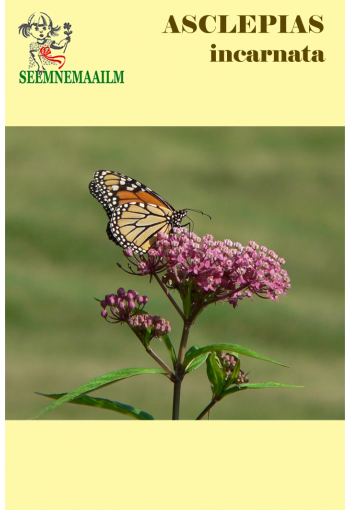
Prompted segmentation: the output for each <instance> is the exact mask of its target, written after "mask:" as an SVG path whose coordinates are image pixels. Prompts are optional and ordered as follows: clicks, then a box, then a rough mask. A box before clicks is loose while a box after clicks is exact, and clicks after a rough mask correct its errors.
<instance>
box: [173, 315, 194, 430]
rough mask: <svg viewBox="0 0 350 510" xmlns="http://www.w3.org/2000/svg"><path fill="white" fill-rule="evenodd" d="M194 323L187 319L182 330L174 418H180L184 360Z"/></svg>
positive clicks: (177, 366)
mask: <svg viewBox="0 0 350 510" xmlns="http://www.w3.org/2000/svg"><path fill="white" fill-rule="evenodd" d="M191 325H192V323H191V322H188V321H187V320H185V321H184V327H183V330H182V337H181V343H180V348H179V355H178V357H177V364H176V369H175V384H174V399H173V420H179V419H180V397H181V384H182V380H183V378H184V375H185V374H184V372H183V368H184V367H183V362H184V359H185V353H186V345H187V340H188V335H189V332H190V327H191Z"/></svg>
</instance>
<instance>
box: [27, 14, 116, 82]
mask: <svg viewBox="0 0 350 510" xmlns="http://www.w3.org/2000/svg"><path fill="white" fill-rule="evenodd" d="M71 28H72V25H71V24H70V23H64V24H63V29H64V32H63V34H62V33H61V29H62V28H61V26H59V25H54V23H53V21H52V19H51V18H50V16H49V15H48V14H46V13H45V12H34V13H33V14H31V15H30V16H29V18H28V21H27V23H23V24H22V25H20V26H19V27H18V31H19V34H20V35H22V36H23V37H25V38H26V39H27V38H30V44H29V53H28V58H29V63H28V69H29V70H28V71H25V70H21V71H20V73H19V83H22V84H23V83H124V71H93V72H91V71H80V70H79V71H74V70H69V71H68V70H66V68H65V70H64V71H61V69H62V67H63V66H64V65H65V63H66V55H65V53H66V50H67V47H68V45H69V44H70V43H71V35H72V33H73V31H72V30H71ZM63 35H64V37H63ZM52 50H53V51H54V52H55V53H53V52H52ZM56 51H59V53H57V54H56Z"/></svg>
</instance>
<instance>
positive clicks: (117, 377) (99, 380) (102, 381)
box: [33, 368, 167, 419]
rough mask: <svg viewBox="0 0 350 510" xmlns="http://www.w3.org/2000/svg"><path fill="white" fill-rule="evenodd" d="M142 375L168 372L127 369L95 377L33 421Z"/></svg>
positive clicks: (49, 406) (37, 415)
mask: <svg viewBox="0 0 350 510" xmlns="http://www.w3.org/2000/svg"><path fill="white" fill-rule="evenodd" d="M142 374H162V375H167V374H166V372H163V371H162V370H158V369H157V368H125V369H122V370H117V371H116V372H110V373H109V374H105V375H101V376H100V377H95V378H94V379H91V380H90V381H88V382H87V383H85V384H83V385H82V386H79V387H78V388H76V389H75V390H73V391H70V392H69V393H66V394H65V395H64V397H61V398H60V399H58V400H56V401H55V402H53V403H52V404H50V405H48V406H46V407H45V409H43V410H42V411H40V412H39V413H37V414H36V415H35V416H33V419H35V418H38V417H39V416H41V415H42V414H44V413H46V412H47V411H51V410H52V409H54V408H55V407H58V406H60V405H62V404H64V403H65V402H69V401H70V400H73V399H74V398H76V397H80V396H81V395H84V394H85V393H90V391H94V390H97V389H98V388H102V387H103V386H107V385H109V384H112V383H115V382H117V381H121V380H123V379H127V378H128V377H134V376H135V375H142Z"/></svg>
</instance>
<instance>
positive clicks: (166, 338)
mask: <svg viewBox="0 0 350 510" xmlns="http://www.w3.org/2000/svg"><path fill="white" fill-rule="evenodd" d="M161 339H162V340H163V342H164V344H165V347H166V348H167V349H168V352H169V354H170V357H171V361H172V362H173V367H174V368H175V366H176V363H177V357H176V353H175V349H174V346H173V344H172V343H171V340H170V338H169V336H168V335H163V336H161Z"/></svg>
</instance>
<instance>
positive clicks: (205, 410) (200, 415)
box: [196, 399, 219, 420]
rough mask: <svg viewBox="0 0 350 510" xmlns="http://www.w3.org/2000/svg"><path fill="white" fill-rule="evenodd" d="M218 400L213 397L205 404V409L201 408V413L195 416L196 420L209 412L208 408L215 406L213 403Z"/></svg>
mask: <svg viewBox="0 0 350 510" xmlns="http://www.w3.org/2000/svg"><path fill="white" fill-rule="evenodd" d="M217 402H219V400H217V399H214V400H212V401H211V402H210V404H208V405H207V407H206V408H205V409H203V411H202V412H201V414H199V415H198V416H197V418H196V420H201V419H202V418H203V416H205V415H206V414H207V413H209V411H210V409H211V408H212V407H214V406H215V404H216V403H217Z"/></svg>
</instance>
